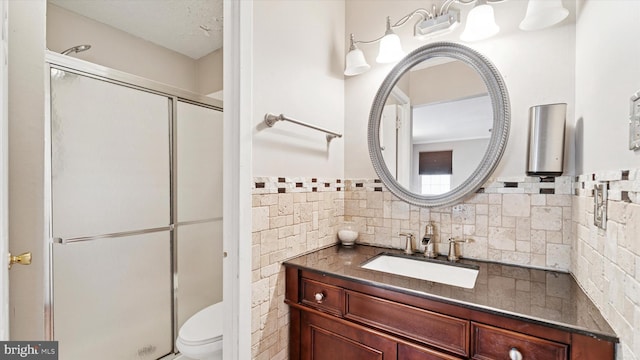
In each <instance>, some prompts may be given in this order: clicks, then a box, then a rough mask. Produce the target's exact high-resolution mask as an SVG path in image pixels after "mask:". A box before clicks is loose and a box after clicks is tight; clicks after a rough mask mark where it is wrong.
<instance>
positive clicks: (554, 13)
mask: <svg viewBox="0 0 640 360" xmlns="http://www.w3.org/2000/svg"><path fill="white" fill-rule="evenodd" d="M567 16H569V10H567V9H565V8H564V7H563V6H562V0H529V3H528V4H527V13H526V15H525V17H524V20H522V22H521V23H520V26H519V27H520V29H521V30H526V31H530V30H540V29H544V28H547V27H549V26H553V25H555V24H557V23H559V22H561V21H562V20H564V19H565V18H566V17H567Z"/></svg>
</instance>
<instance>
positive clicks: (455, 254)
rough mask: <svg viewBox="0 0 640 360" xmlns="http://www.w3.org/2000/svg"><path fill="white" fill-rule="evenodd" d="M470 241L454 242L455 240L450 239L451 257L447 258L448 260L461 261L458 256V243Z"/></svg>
mask: <svg viewBox="0 0 640 360" xmlns="http://www.w3.org/2000/svg"><path fill="white" fill-rule="evenodd" d="M469 241H470V239H464V240H454V239H453V238H450V239H449V255H448V256H447V260H449V261H458V260H460V257H459V256H458V252H457V251H456V243H466V242H469Z"/></svg>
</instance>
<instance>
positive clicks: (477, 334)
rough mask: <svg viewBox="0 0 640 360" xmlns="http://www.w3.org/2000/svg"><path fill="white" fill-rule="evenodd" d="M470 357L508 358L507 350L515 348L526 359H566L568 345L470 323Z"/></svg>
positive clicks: (480, 358) (481, 359)
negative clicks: (471, 334) (471, 342)
mask: <svg viewBox="0 0 640 360" xmlns="http://www.w3.org/2000/svg"><path fill="white" fill-rule="evenodd" d="M471 328H472V331H473V345H472V356H473V357H472V359H476V360H493V359H508V358H509V351H510V350H511V349H512V348H515V349H517V350H518V351H519V352H520V353H521V354H522V357H523V359H526V360H566V359H568V357H567V354H568V345H566V344H561V343H557V342H553V341H549V340H544V339H540V338H537V337H533V336H529V335H525V334H521V333H517V332H514V331H509V330H504V329H500V328H495V327H492V326H488V325H482V324H476V323H472V324H471Z"/></svg>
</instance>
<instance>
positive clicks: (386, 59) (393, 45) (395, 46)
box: [376, 31, 405, 64]
mask: <svg viewBox="0 0 640 360" xmlns="http://www.w3.org/2000/svg"><path fill="white" fill-rule="evenodd" d="M404 55H405V53H404V51H403V50H402V44H400V37H399V36H398V35H396V34H395V33H394V32H392V31H387V34H386V35H385V36H384V37H383V38H382V39H380V50H379V51H378V57H377V58H376V62H378V63H380V64H386V63H392V62H395V61H398V60H400V59H402V58H403V57H404Z"/></svg>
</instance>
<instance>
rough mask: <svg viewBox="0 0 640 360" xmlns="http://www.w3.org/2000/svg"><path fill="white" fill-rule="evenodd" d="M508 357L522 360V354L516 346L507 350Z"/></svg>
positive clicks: (513, 359) (512, 359) (511, 359)
mask: <svg viewBox="0 0 640 360" xmlns="http://www.w3.org/2000/svg"><path fill="white" fill-rule="evenodd" d="M509 359H510V360H522V359H523V357H522V354H521V353H520V351H518V349H516V348H511V350H509Z"/></svg>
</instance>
